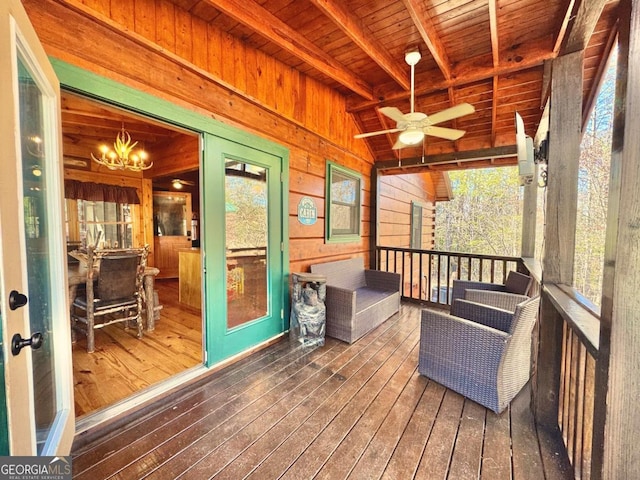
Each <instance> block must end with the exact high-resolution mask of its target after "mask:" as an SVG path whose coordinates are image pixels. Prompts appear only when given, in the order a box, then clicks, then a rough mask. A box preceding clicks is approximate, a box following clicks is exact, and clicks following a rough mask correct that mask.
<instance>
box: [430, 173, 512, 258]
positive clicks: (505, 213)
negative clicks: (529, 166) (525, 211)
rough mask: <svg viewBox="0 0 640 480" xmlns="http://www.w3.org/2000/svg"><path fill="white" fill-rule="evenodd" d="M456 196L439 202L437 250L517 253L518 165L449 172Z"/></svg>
mask: <svg viewBox="0 0 640 480" xmlns="http://www.w3.org/2000/svg"><path fill="white" fill-rule="evenodd" d="M449 177H450V179H451V184H452V188H453V195H454V199H453V200H451V201H449V202H439V203H438V204H437V205H436V234H435V248H436V250H446V251H454V252H464V253H478V254H487V255H518V254H519V250H520V243H521V242H520V236H521V231H522V193H521V188H519V178H518V169H517V168H516V167H503V168H489V169H482V170H464V171H454V172H450V173H449Z"/></svg>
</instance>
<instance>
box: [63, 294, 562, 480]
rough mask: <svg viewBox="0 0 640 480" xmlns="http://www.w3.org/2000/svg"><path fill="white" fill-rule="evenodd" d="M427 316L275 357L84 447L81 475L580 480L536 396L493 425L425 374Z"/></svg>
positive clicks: (408, 312) (414, 314)
mask: <svg viewBox="0 0 640 480" xmlns="http://www.w3.org/2000/svg"><path fill="white" fill-rule="evenodd" d="M419 313H420V310H419V308H418V307H417V306H414V305H406V304H404V305H403V306H402V308H401V311H400V313H399V314H396V315H395V316H394V317H392V318H391V319H389V320H388V321H387V322H385V323H384V324H383V325H381V326H380V327H379V328H377V329H376V330H375V331H373V332H371V333H370V334H368V335H367V336H365V337H364V338H362V339H361V340H359V341H358V342H356V343H354V344H353V345H347V344H346V343H342V342H339V341H337V340H333V339H330V338H327V341H326V345H325V346H324V347H321V348H316V349H315V350H309V349H304V348H296V347H295V346H294V345H292V344H290V343H289V341H288V340H284V341H282V342H279V343H277V344H275V345H272V346H271V347H269V348H267V349H265V350H263V351H261V352H258V353H256V354H254V355H252V356H250V357H247V358H245V359H243V360H242V361H240V362H238V363H236V364H234V365H232V366H230V367H227V368H225V369H223V370H220V371H219V372H216V373H215V374H212V375H211V376H210V377H209V378H207V379H206V380H205V381H201V382H199V383H198V384H196V385H194V386H192V387H190V388H189V389H186V390H184V391H182V392H181V393H180V394H175V395H174V396H173V397H170V398H167V399H164V400H163V401H160V402H157V403H156V404H155V405H153V406H151V407H149V408H148V409H146V410H145V411H144V412H142V413H141V414H139V415H138V416H137V418H133V417H131V418H128V419H126V421H122V422H120V423H119V427H118V428H117V429H114V431H113V432H112V433H110V434H107V435H104V436H103V437H99V438H94V439H93V440H92V441H91V442H90V443H86V444H84V445H77V446H76V447H74V451H73V473H74V474H73V477H74V479H76V478H77V479H91V480H96V479H103V478H105V479H106V478H118V479H126V480H130V479H134V478H153V479H172V478H187V479H205V478H218V479H234V480H235V479H241V478H251V479H260V480H264V479H276V478H286V479H296V480H297V479H305V478H318V479H320V478H323V479H341V478H353V479H365V478H366V479H373V478H385V479H410V478H419V479H444V478H449V479H455V480H458V479H467V478H469V479H490V480H496V479H545V478H546V479H564V478H572V476H571V475H570V473H568V472H567V471H566V469H565V470H563V468H562V467H563V466H564V465H565V464H564V463H563V462H562V461H560V459H561V456H560V455H557V454H555V452H553V451H552V450H550V449H549V445H550V442H549V441H547V440H546V438H545V437H544V435H540V438H539V436H538V432H536V428H535V426H534V424H533V420H532V416H531V413H530V410H529V398H528V392H527V391H526V390H525V391H523V392H522V393H523V394H521V395H519V396H518V397H517V398H516V400H514V402H513V403H512V406H511V407H510V408H509V409H508V410H506V411H505V412H503V413H502V414H501V415H496V414H494V413H493V412H490V411H487V410H486V409H484V408H483V407H481V406H479V405H478V404H476V403H474V402H472V401H469V400H465V399H464V398H463V397H461V396H460V395H458V394H456V393H455V392H452V391H450V390H447V389H445V388H444V387H442V386H441V385H439V384H437V383H435V382H432V381H429V379H427V378H425V377H422V376H420V375H419V374H418V371H417V358H418V340H419ZM565 468H566V467H565Z"/></svg>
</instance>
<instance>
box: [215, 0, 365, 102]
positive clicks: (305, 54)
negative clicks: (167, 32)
mask: <svg viewBox="0 0 640 480" xmlns="http://www.w3.org/2000/svg"><path fill="white" fill-rule="evenodd" d="M206 1H207V3H209V4H210V5H211V6H212V7H215V8H216V9H218V10H220V11H221V12H222V13H224V14H225V15H228V16H230V17H231V18H233V19H234V20H236V21H237V22H240V23H242V24H243V25H245V26H247V27H249V28H251V29H252V30H254V31H255V32H256V33H258V34H260V35H262V36H263V37H264V38H266V39H267V40H269V41H270V42H273V43H275V44H276V45H278V46H279V47H280V48H283V49H285V50H286V51H287V52H289V53H290V54H291V55H295V56H296V57H298V58H299V59H300V60H302V61H304V62H306V63H308V64H309V65H310V66H312V67H313V68H315V69H317V70H318V71H320V72H322V73H324V74H325V75H327V76H329V77H331V78H333V79H334V80H335V81H336V82H338V83H340V84H342V85H344V86H345V87H347V88H348V89H349V90H351V91H353V92H354V93H357V94H358V95H360V96H361V97H363V98H366V99H367V100H371V99H373V93H372V88H371V86H370V85H368V84H367V82H365V81H364V80H362V79H361V78H359V77H357V76H356V75H354V74H353V73H352V72H351V71H350V70H348V69H347V68H346V67H344V66H343V65H341V64H340V63H339V62H337V61H336V60H334V58H333V57H331V56H330V55H328V54H327V53H325V52H324V51H323V50H321V49H320V48H318V47H316V46H315V45H314V44H313V43H312V42H310V41H309V40H307V39H306V38H305V37H303V36H302V35H300V34H299V33H298V32H296V31H295V30H294V29H292V28H291V27H289V26H288V25H287V24H286V23H284V22H283V21H281V20H280V19H279V18H278V17H276V16H275V15H273V14H272V13H271V12H269V10H267V9H266V8H263V7H261V6H260V5H259V4H258V3H256V2H246V1H243V0H206Z"/></svg>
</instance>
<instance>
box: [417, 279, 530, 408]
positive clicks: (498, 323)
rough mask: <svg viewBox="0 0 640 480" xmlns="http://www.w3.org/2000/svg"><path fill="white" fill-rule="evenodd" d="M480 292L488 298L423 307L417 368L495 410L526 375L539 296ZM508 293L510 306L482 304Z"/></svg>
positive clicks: (502, 299)
mask: <svg viewBox="0 0 640 480" xmlns="http://www.w3.org/2000/svg"><path fill="white" fill-rule="evenodd" d="M476 293H477V294H482V293H483V292H481V291H479V290H476ZM485 293H487V294H488V295H489V296H491V297H493V298H489V299H486V301H483V303H478V302H474V301H470V300H468V299H458V300H455V301H454V303H453V305H452V307H451V314H447V313H443V312H438V311H433V310H423V311H422V323H421V330H420V352H419V361H418V364H419V365H418V371H419V372H420V374H422V375H425V376H427V377H429V378H430V379H432V380H435V381H436V382H438V383H440V384H442V385H444V386H446V387H448V388H450V389H452V390H454V391H456V392H458V393H460V394H461V395H464V396H465V397H467V398H470V399H471V400H473V401H475V402H478V403H479V404H481V405H483V406H485V407H487V408H489V409H491V410H493V411H494V412H496V413H500V412H501V411H502V410H504V409H505V407H506V406H507V405H508V404H509V402H511V400H512V399H513V397H514V396H515V395H516V394H517V393H518V392H519V391H520V390H521V389H522V387H523V386H524V385H525V384H526V383H527V381H528V380H529V376H530V368H531V331H532V329H533V326H534V324H535V321H536V316H537V313H538V306H539V304H540V297H535V298H528V297H526V296H522V295H513V294H509V293H502V292H485ZM510 296H511V297H513V298H512V299H511V303H512V305H514V307H513V310H509V309H504V308H497V307H494V306H491V305H487V304H486V303H494V301H495V300H496V299H498V303H502V304H504V305H505V306H506V303H509V300H508V297H510ZM477 300H481V299H480V298H477ZM483 300H484V299H483ZM515 302H517V304H515ZM507 308H508V307H507Z"/></svg>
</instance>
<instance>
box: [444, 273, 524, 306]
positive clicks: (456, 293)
mask: <svg viewBox="0 0 640 480" xmlns="http://www.w3.org/2000/svg"><path fill="white" fill-rule="evenodd" d="M532 284H533V278H531V277H530V276H528V275H525V274H523V273H519V272H515V271H513V270H512V271H510V272H509V273H508V274H507V280H506V281H505V283H504V285H502V284H500V283H489V282H474V281H471V280H454V281H453V289H452V292H451V305H453V303H454V302H455V300H456V299H458V298H465V295H464V292H465V290H467V289H474V290H491V291H496V292H505V293H517V294H519V295H528V294H529V290H530V289H531V285H532Z"/></svg>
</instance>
